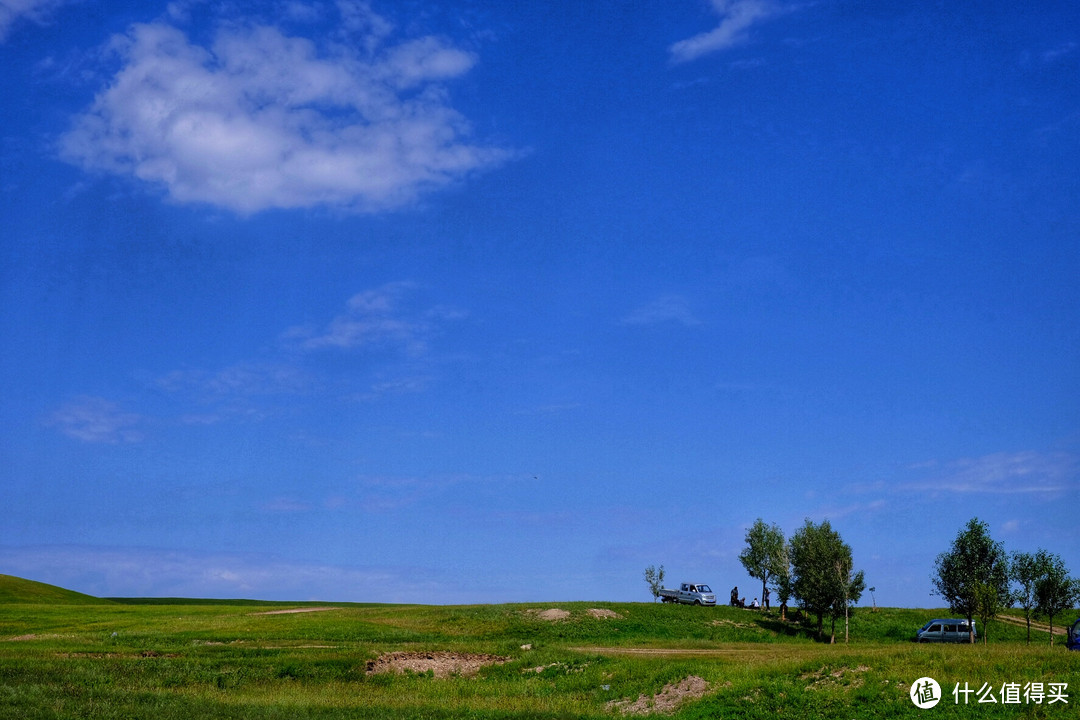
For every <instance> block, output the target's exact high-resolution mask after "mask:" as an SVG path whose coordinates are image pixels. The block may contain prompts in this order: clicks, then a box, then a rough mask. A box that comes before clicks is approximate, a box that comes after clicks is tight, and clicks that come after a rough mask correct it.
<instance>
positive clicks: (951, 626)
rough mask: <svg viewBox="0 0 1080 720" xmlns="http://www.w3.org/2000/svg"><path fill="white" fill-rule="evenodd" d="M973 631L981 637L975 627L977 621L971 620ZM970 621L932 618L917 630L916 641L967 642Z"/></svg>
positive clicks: (976, 635)
mask: <svg viewBox="0 0 1080 720" xmlns="http://www.w3.org/2000/svg"><path fill="white" fill-rule="evenodd" d="M971 631H972V633H974V636H975V637H976V638H978V637H979V633H978V630H977V629H976V628H975V621H974V620H973V621H972V622H971ZM969 639H970V638H969V632H968V621H967V620H956V619H952V618H946V619H940V618H939V619H937V620H931V621H930V622H928V623H926V624H925V625H923V626H922V627H921V628H919V629H918V630H916V631H915V642H921V643H927V642H955V643H966V642H968V641H969Z"/></svg>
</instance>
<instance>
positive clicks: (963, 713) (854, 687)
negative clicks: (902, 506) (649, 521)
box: [0, 579, 1080, 720]
mask: <svg viewBox="0 0 1080 720" xmlns="http://www.w3.org/2000/svg"><path fill="white" fill-rule="evenodd" d="M0 585H3V582H2V579H0ZM37 590H38V592H37V594H35V595H33V596H32V597H29V598H28V597H26V596H25V594H20V593H18V592H9V597H12V598H14V600H15V601H8V602H0V717H3V718H9V717H10V718H27V719H37V718H125V719H127V718H155V719H157V718H161V719H166V720H168V719H172V718H176V719H181V718H182V719H183V720H196V719H202V718H230V719H247V718H260V719H263V718H283V719H284V718H289V719H292V718H313V719H314V718H318V719H319V720H323V719H331V718H515V719H524V718H612V717H622V716H623V711H622V710H621V709H620V706H618V705H615V704H614V703H618V702H619V701H623V702H624V703H628V702H630V701H633V700H635V699H637V698H639V697H641V696H644V697H645V698H652V697H653V696H655V695H657V694H658V693H660V692H661V691H662V689H663V688H664V687H665V686H666V685H669V684H674V683H678V682H679V681H680V680H683V679H685V678H688V677H699V678H702V679H703V680H704V681H705V682H707V683H708V692H707V693H706V694H705V695H704V696H703V697H700V698H696V699H695V698H691V699H687V700H686V701H684V702H683V703H682V704H680V705H678V706H677V707H676V708H675V710H674V712H673V714H672V715H670V716H671V717H676V718H727V717H732V718H734V717H738V718H770V719H774V718H785V717H791V718H804V717H805V718H886V717H912V718H914V717H926V715H923V713H924V712H926V713H931V714H933V715H935V716H937V717H978V718H984V717H985V718H1004V717H1008V718H1062V719H1064V718H1070V717H1075V716H1076V714H1075V713H1076V708H1077V706H1078V705H1080V653H1069V652H1066V651H1065V650H1064V649H1063V648H1062V647H1060V644H1061V643H1060V640H1058V641H1057V643H1058V646H1056V647H1054V648H1050V647H1047V644H1048V643H1047V641H1048V636H1047V634H1046V633H1041V632H1035V633H1033V643H1032V644H1031V645H1027V644H1026V643H1025V642H1024V637H1025V630H1024V628H1021V627H1014V626H1012V625H1007V624H1004V623H995V624H994V625H992V626H991V627H990V643H989V644H988V645H987V646H985V647H984V646H982V645H978V646H974V647H972V646H925V645H915V644H914V643H912V642H911V641H910V638H911V636H912V634H913V632H914V629H915V628H916V627H918V626H919V625H921V624H922V622H923V621H924V620H925V619H928V618H929V617H932V616H942V615H947V613H944V612H943V611H940V610H907V609H889V608H883V609H880V610H879V611H878V612H876V613H875V612H870V611H869V610H865V609H861V610H859V611H857V612H856V614H855V616H854V617H853V619H852V622H851V643H850V644H848V645H844V644H842V643H841V644H837V645H827V644H823V643H820V642H817V641H816V639H815V636H814V635H815V634H814V633H813V632H812V631H811V630H809V629H806V628H802V627H800V626H798V625H795V624H792V623H781V622H780V621H779V619H778V618H777V617H776V616H775V615H771V616H762V615H761V614H759V613H756V612H753V611H748V610H738V609H733V608H726V607H724V608H695V607H683V606H668V605H659V604H649V603H602V602H594V603H555V604H524V605H486V606H456V607H450V606H402V605H393V606H390V605H359V604H347V603H346V604H335V605H333V608H334V609H329V610H321V611H318V612H314V611H313V612H304V613H275V614H268V613H269V612H270V611H275V610H282V609H308V610H311V609H312V608H314V607H316V606H315V605H314V604H304V603H289V604H282V603H259V602H254V601H230V602H223V601H189V600H167V601H161V600H154V601H137V600H122V599H115V598H114V599H113V600H111V601H100V600H95V599H93V598H86V597H85V596H83V597H82V598H81V599H77V598H72V597H71V596H67V595H62V596H61V597H60V599H59V600H57V601H55V602H54V601H51V600H50V599H49V593H48V592H44V593H42V592H41V591H42V589H41V588H38V589H37ZM65 598H66V600H67V601H66V602H65ZM20 600H21V601H20ZM74 600H79V601H78V602H74ZM319 607H326V604H325V603H324V604H320V605H319ZM551 608H559V609H562V610H565V611H567V612H569V616H568V617H566V618H564V619H561V620H548V619H544V618H543V617H542V616H541V614H540V613H541V611H544V610H548V609H551ZM595 609H603V610H607V611H610V612H611V613H614V614H616V615H617V616H616V617H594V616H593V614H590V613H589V610H595ZM594 614H595V613H594ZM1074 617H1075V615H1070V616H1069V619H1070V620H1071V619H1072V618H1074ZM841 640H842V637H841ZM523 646H526V647H523ZM403 651H409V652H418V653H433V652H436V651H443V652H446V653H455V654H462V655H465V654H478V653H482V654H487V655H493V656H499V657H502V658H505V659H506V661H505V662H503V663H501V664H492V665H488V666H486V667H483V668H481V669H480V671H479V672H478V673H476V674H475V675H466V674H461V675H451V676H449V677H437V676H435V675H434V673H433V672H430V671H429V672H405V673H400V674H389V673H388V674H369V673H368V672H367V668H368V662H369V661H372V660H374V659H376V658H378V657H380V656H382V655H384V654H386V653H391V652H403ZM923 676H931V677H934V678H935V679H937V680H938V682H939V683H941V685H942V687H943V689H944V690H945V695H946V697H945V699H944V700H943V702H941V703H940V704H939V705H938V706H937V707H936V708H933V709H932V710H929V711H921V710H919V709H918V708H916V707H915V706H914V705H913V704H912V703H911V701H910V699H909V697H908V688H909V686H910V683H912V682H913V681H914V680H915V679H917V678H920V677H923ZM965 682H966V683H968V684H969V685H970V686H972V687H974V688H978V687H980V686H981V685H982V684H983V683H990V684H992V685H993V686H994V687H996V688H1000V686H1001V685H1002V683H1005V682H1011V683H1020V684H1021V685H1022V684H1024V683H1026V682H1041V683H1046V684H1048V683H1052V682H1053V683H1062V682H1064V683H1069V691H1070V695H1074V697H1069V703H1068V704H1067V705H1066V704H1064V703H1060V702H1059V703H1055V704H1053V705H1049V704H1046V703H1045V702H1044V703H1043V704H1041V705H1036V704H1034V703H1022V704H1019V705H1004V704H1001V703H1000V702H999V703H998V704H993V705H989V704H982V705H979V704H971V705H968V706H966V707H965V706H964V705H959V706H957V705H956V704H955V702H954V699H953V697H952V695H951V690H952V688H953V686H954V684H955V683H961V684H963V683H965ZM974 700H975V698H974V697H972V702H973V703H974Z"/></svg>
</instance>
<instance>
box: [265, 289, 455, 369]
mask: <svg viewBox="0 0 1080 720" xmlns="http://www.w3.org/2000/svg"><path fill="white" fill-rule="evenodd" d="M414 288H415V286H414V285H413V284H412V283H409V282H394V283H387V284H386V285H383V286H381V287H379V288H375V289H373V290H365V291H363V292H360V293H357V294H356V295H353V296H352V297H351V298H350V299H349V301H348V303H347V304H346V308H345V311H344V312H342V313H341V314H339V315H337V316H336V317H335V318H334V319H333V320H331V321H330V323H329V324H327V325H326V326H325V327H324V328H310V327H295V328H291V329H290V330H288V331H287V332H286V333H285V338H286V340H290V341H293V342H297V343H299V345H300V347H301V348H303V349H305V350H320V349H325V348H340V349H352V348H360V347H378V348H390V349H395V350H400V351H403V352H405V353H406V354H407V355H409V356H412V357H417V356H420V355H423V354H424V353H425V352H426V351H427V348H428V341H429V338H430V337H431V335H433V334H434V333H435V332H436V331H437V328H438V327H439V326H440V325H441V324H443V323H445V322H448V321H452V320H456V319H460V318H461V317H463V316H464V313H462V312H459V311H451V310H449V309H448V308H445V307H441V306H440V307H434V308H430V309H428V310H426V311H422V312H417V311H414V310H411V309H408V308H407V307H406V303H405V300H406V297H407V296H408V295H409V294H410V293H411V292H412V291H413V289H414Z"/></svg>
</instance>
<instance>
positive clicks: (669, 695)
mask: <svg viewBox="0 0 1080 720" xmlns="http://www.w3.org/2000/svg"><path fill="white" fill-rule="evenodd" d="M708 692H709V683H708V682H706V681H705V679H704V678H700V677H698V676H697V675H690V676H689V677H685V678H683V679H682V680H680V681H679V682H678V684H675V685H665V686H664V689H663V690H661V691H660V692H659V693H657V694H656V695H653V696H651V697H650V696H648V695H639V696H638V699H637V700H612V701H611V702H609V703H608V704H607V707H608V709H609V710H619V711H621V712H622V713H624V714H626V715H650V714H652V713H670V712H674V711H675V709H676V708H677V707H678V706H679V705H680V704H681V703H683V702H685V701H687V700H696V699H697V698H700V697H704V696H705V695H706V694H707V693H708Z"/></svg>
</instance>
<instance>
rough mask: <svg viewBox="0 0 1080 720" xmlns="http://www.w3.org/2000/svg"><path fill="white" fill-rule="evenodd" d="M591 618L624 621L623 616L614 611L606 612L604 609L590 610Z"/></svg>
mask: <svg viewBox="0 0 1080 720" xmlns="http://www.w3.org/2000/svg"><path fill="white" fill-rule="evenodd" d="M588 613H589V617H594V618H596V619H597V620H603V619H605V618H618V619H620V620H621V619H622V615H620V614H619V613H617V612H615V611H614V610H605V609H604V608H589V610H588Z"/></svg>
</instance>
